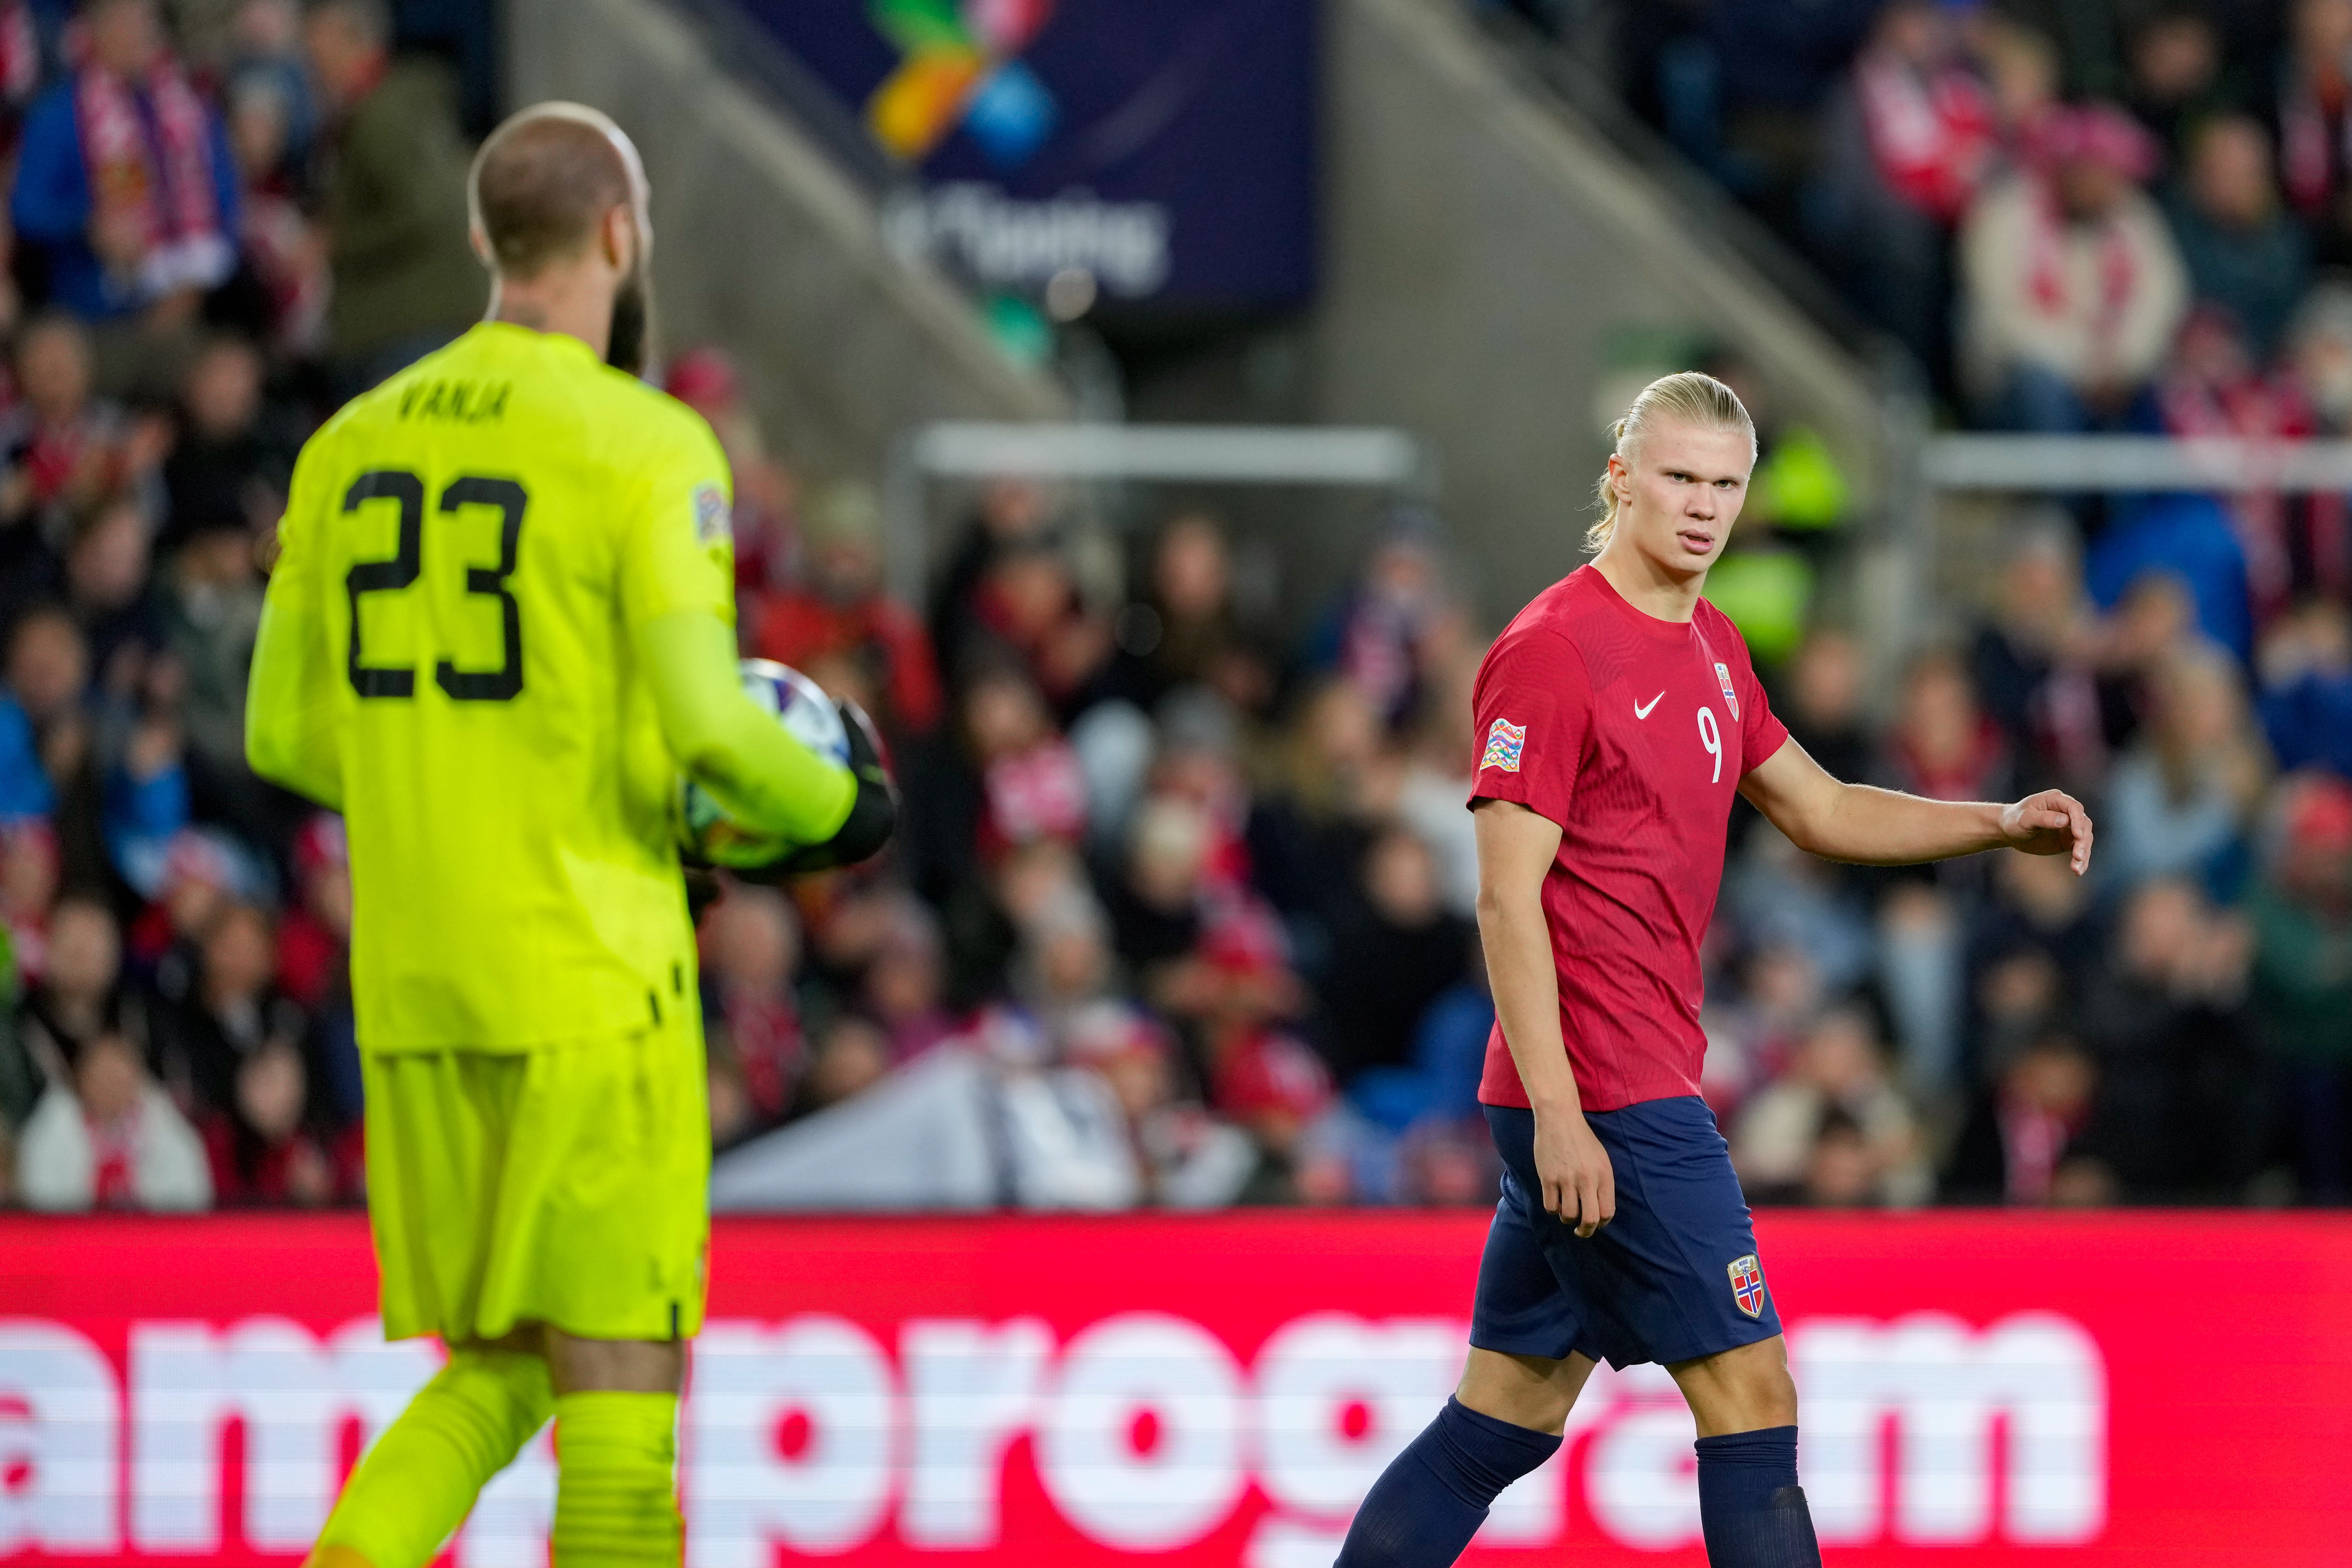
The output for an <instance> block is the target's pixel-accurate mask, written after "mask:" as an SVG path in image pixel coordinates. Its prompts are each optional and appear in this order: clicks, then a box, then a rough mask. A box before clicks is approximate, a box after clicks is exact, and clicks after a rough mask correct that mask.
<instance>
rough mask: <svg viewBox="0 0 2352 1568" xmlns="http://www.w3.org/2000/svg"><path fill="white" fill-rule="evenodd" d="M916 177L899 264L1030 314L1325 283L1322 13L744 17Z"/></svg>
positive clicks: (1266, 299)
mask: <svg viewBox="0 0 2352 1568" xmlns="http://www.w3.org/2000/svg"><path fill="white" fill-rule="evenodd" d="M740 4H741V5H742V6H743V8H744V9H745V11H746V12H748V13H749V14H750V15H751V16H753V17H754V18H755V19H756V20H758V21H759V22H760V23H761V24H763V25H764V26H766V27H767V28H768V29H769V30H770V31H771V32H772V33H773V34H774V35H775V37H778V38H780V39H781V40H782V42H783V44H784V46H785V47H787V48H789V49H790V50H791V51H792V52H793V54H794V55H795V56H796V57H797V58H799V59H800V60H801V61H802V62H803V64H804V65H806V66H807V67H808V68H810V69H811V70H812V71H813V72H814V74H815V75H816V76H817V77H818V78H819V79H822V80H823V81H824V83H825V84H826V85H827V86H828V87H829V88H830V89H831V90H832V91H834V92H835V93H836V94H838V95H839V96H840V98H841V99H842V100H843V102H844V103H845V105H846V106H847V108H848V109H849V110H850V111H851V112H852V113H853V114H855V115H856V117H857V119H858V120H859V121H860V122H861V123H863V125H864V126H865V127H866V133H867V134H869V135H871V136H872V137H873V138H874V139H875V141H876V142H877V143H878V144H879V145H881V146H882V147H883V148H884V149H885V150H886V151H887V152H888V153H890V154H891V155H893V156H894V157H895V158H897V159H898V160H899V161H900V163H902V164H903V165H904V166H905V167H906V168H908V170H909V171H910V173H912V174H914V175H915V176H916V179H915V180H914V182H913V183H912V184H910V186H909V188H908V190H907V191H906V192H904V193H902V194H900V195H898V196H897V197H896V198H894V199H893V201H892V202H891V204H890V206H889V209H888V212H887V223H888V226H889V231H890V234H891V237H892V239H893V241H894V243H897V244H898V245H899V246H900V247H903V248H907V249H910V250H916V251H920V252H922V253H925V254H928V255H930V256H932V257H934V258H938V259H940V260H941V261H943V262H945V263H948V264H950V265H951V266H954V267H956V268H960V269H961V270H963V271H965V272H967V273H969V274H970V275H971V276H972V277H973V278H975V279H978V280H979V281H980V282H981V283H982V285H984V286H986V287H990V288H994V289H1006V290H1011V291H1015V292H1020V293H1023V294H1028V295H1036V294H1039V293H1041V292H1043V291H1044V290H1045V286H1046V285H1047V284H1048V283H1049V282H1051V281H1053V280H1054V279H1056V278H1057V277H1065V278H1070V279H1076V282H1077V286H1078V287H1080V288H1081V289H1084V288H1086V287H1087V283H1088V282H1089V281H1090V283H1091V285H1092V287H1093V288H1094V289H1097V290H1098V291H1099V295H1100V296H1101V297H1102V298H1104V299H1106V300H1108V301H1114V302H1116V301H1127V302H1136V303H1150V304H1153V305H1165V306H1177V307H1183V308H1187V309H1208V310H1230V309H1244V310H1246V309H1263V308H1267V307H1280V306H1288V305H1296V304H1299V303H1302V302H1304V301H1305V300H1306V299H1307V295H1308V294H1309V293H1310V292H1311V291H1312V289H1313V288H1314V282H1315V205H1314V198H1315V174H1316V166H1315V119H1316V114H1315V110H1316V104H1315V97H1316V79H1315V78H1316V72H1315V5H1314V3H1313V0H740Z"/></svg>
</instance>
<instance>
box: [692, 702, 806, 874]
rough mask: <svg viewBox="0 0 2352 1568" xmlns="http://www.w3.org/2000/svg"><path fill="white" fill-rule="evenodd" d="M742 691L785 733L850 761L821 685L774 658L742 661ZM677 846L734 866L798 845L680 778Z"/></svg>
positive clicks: (769, 859) (756, 863)
mask: <svg viewBox="0 0 2352 1568" xmlns="http://www.w3.org/2000/svg"><path fill="white" fill-rule="evenodd" d="M742 675H743V694H744V695H745V696H747V697H749V698H750V699H751V700H752V701H754V702H756V703H758V704H759V705H760V708H761V711H763V712H765V713H768V714H770V715H771V716H772V717H773V718H774V719H775V721H776V722H777V723H779V724H781V725H782V726H783V727H784V731H785V732H786V733H787V734H789V735H791V736H792V737H793V739H794V740H796V741H798V742H800V743H801V744H802V745H803V746H806V747H807V748H808V749H809V750H810V751H812V752H815V753H816V754H817V755H818V756H820V757H823V758H824V759H825V760H826V761H827V762H830V763H837V764H839V765H840V766H842V767H847V766H848V765H849V731H847V730H846V729H845V727H844V726H843V724H842V721H841V710H839V709H838V708H836V707H835V706H834V703H833V699H832V698H830V697H827V696H826V695H825V694H824V688H822V687H820V686H819V685H817V683H816V682H815V681H814V680H811V679H809V678H808V677H807V676H805V675H803V674H802V673H801V672H800V671H799V670H797V669H793V668H791V667H790V666H787V665H782V664H778V663H776V662H774V661H773V660H772V659H765V658H747V659H745V660H744V661H743V663H742ZM677 819H678V847H679V848H680V849H682V850H684V851H685V852H686V853H687V854H688V855H689V856H691V857H693V858H696V859H698V860H700V861H702V862H704V863H705V864H706V865H711V866H726V867H730V868H734V869H737V870H749V869H756V868H760V867H762V866H767V865H772V864H773V863H774V862H775V861H777V860H779V859H781V858H783V857H784V856H785V855H787V854H789V853H791V852H792V851H793V850H794V849H797V848H799V847H800V846H799V845H797V844H790V843H787V842H785V841H784V840H783V839H781V838H777V837H772V835H769V834H764V833H754V832H752V831H751V829H749V828H746V827H743V826H740V825H739V824H738V823H736V822H735V821H734V820H733V819H732V818H731V817H730V816H728V815H727V813H726V811H725V809H724V808H722V807H721V806H720V805H719V803H718V802H717V801H716V800H713V799H712V798H711V797H710V792H709V791H708V790H706V789H704V788H703V787H702V786H701V785H700V784H696V783H695V782H694V781H693V780H692V779H690V778H684V777H681V778H680V779H679V781H678V791H677Z"/></svg>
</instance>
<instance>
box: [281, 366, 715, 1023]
mask: <svg viewBox="0 0 2352 1568" xmlns="http://www.w3.org/2000/svg"><path fill="white" fill-rule="evenodd" d="M280 542H281V546H282V552H281V554H280V557H279V560H278V565H277V568H276V571H275V573H274V574H273V575H272V579H271V583H270V589H269V592H270V597H271V600H272V603H273V605H278V604H281V603H282V604H283V605H286V606H287V607H288V608H289V610H290V611H291V612H293V613H294V614H295V615H297V616H299V617H300V622H301V624H303V625H306V626H313V627H315V628H317V629H316V631H315V633H314V635H313V638H312V640H313V643H314V645H315V646H313V647H310V649H309V650H308V652H307V654H306V657H305V658H303V659H302V660H301V665H302V668H303V669H304V670H305V678H304V679H305V690H304V694H303V696H304V700H305V705H306V707H308V708H309V709H310V710H312V711H313V713H314V715H317V716H319V717H320V719H322V721H323V723H324V726H325V728H326V729H327V730H328V731H329V732H331V736H332V746H333V751H334V755H335V758H336V762H337V764H338V769H339V772H340V776H341V796H342V799H341V805H342V808H343V812H344V816H345V817H346V819H347V821H348V824H349V828H350V838H351V856H352V886H353V891H354V905H355V912H354V920H353V931H352V991H353V997H354V1002H355V1004H356V1007H357V1012H358V1021H359V1037H360V1043H361V1045H362V1047H364V1048H366V1049H369V1050H373V1051H386V1050H416V1049H448V1048H468V1049H477V1050H492V1051H497V1050H525V1049H529V1048H530V1047H534V1046H541V1045H547V1044H552V1043H557V1042H564V1041H572V1040H580V1039H586V1038H594V1037H605V1036H610V1035H614V1034H618V1033H621V1032H624V1031H627V1030H631V1029H636V1028H642V1027H644V1026H646V1024H648V1023H649V1022H651V1021H652V1018H653V1016H654V1014H655V1013H656V1011H657V1010H659V1009H664V1008H667V1007H670V1006H672V1005H678V1003H679V1002H681V1001H682V1000H683V997H684V994H685V993H686V992H688V990H690V989H691V987H692V985H693V984H694V933H693V929H692V927H691V924H690V923H689V921H688V916H687V911H686V906H685V901H684V895H683V893H682V891H681V888H680V883H679V879H678V870H677V852H676V850H675V848H674V847H673V845H674V840H673V836H672V826H671V811H672V805H671V801H672V796H673V794H674V786H675V779H676V770H675V764H674V763H673V762H672V760H671V758H670V756H669V753H668V751H667V747H666V746H665V745H664V743H663V742H662V738H661V732H660V729H659V726H658V722H657V721H656V715H655V710H654V706H653V699H652V695H651V693H650V691H649V689H647V687H646V684H645V682H644V679H642V676H641V673H640V671H639V670H638V668H637V667H636V658H635V653H634V651H633V646H632V632H633V630H634V628H635V627H636V626H639V625H640V624H642V623H643V622H645V621H646V620H649V619H652V618H654V617H656V616H662V615H665V614H668V613H670V612H673V611H677V610H681V609H708V610H710V611H713V612H715V613H717V614H718V615H719V616H721V617H722V618H724V619H726V620H728V621H729V622H730V624H731V622H732V620H733V618H734V599H733V586H732V584H733V573H732V569H731V563H732V553H733V542H732V539H731V536H730V489H729V479H728V469H727V464H726V459H725V458H724V457H723V455H722V454H721V452H720V450H719V443H718V441H717V439H716V438H715V437H713V436H712V434H711V432H710V428H709V426H707V425H706V424H704V423H703V421H702V419H701V418H700V417H699V416H697V415H696V414H694V413H693V412H692V411H691V410H689V409H688V408H687V407H685V406H684V405H681V404H679V403H677V402H675V401H673V400H672V399H670V398H668V397H667V396H665V395H662V394H660V393H658V392H656V391H653V390H652V389H650V388H648V387H646V386H645V385H644V384H641V383H639V382H637V381H636V380H635V379H634V378H632V377H630V376H628V375H625V374H622V373H621V372H618V371H615V370H613V369H610V368H608V367H607V366H605V365H604V364H602V363H599V362H598V361H597V360H596V359H595V357H594V356H593V354H592V353H590V351H589V350H588V348H587V347H586V346H585V345H584V344H583V343H581V342H579V341H578V340H576V339H572V338H569V337H563V336H560V335H555V334H548V333H541V332H536V331H530V330H528V329H525V328H522V327H518V326H513V325H509V324H506V323H500V322H487V323H484V324H483V325H480V326H478V327H476V328H474V329H473V330H472V331H469V332H467V334H466V335H465V336H464V337H463V338H461V339H459V340H458V341H457V342H456V343H454V344H452V345H451V346H450V347H448V348H446V349H445V350H443V351H441V352H440V353H436V354H434V355H433V356H432V357H430V358H428V359H426V360H425V361H423V362H422V363H418V364H416V365H415V366H414V367H412V368H411V369H409V370H407V371H406V372H404V373H403V374H400V375H397V376H395V377H394V379H392V380H391V381H389V382H386V383H385V384H383V385H382V386H380V387H378V388H376V389H375V390H374V391H373V392H370V393H368V394H366V395H364V396H362V397H360V398H359V399H357V400H356V401H354V402H352V404H350V405H348V406H346V407H345V408H344V409H343V410H342V411H341V413H339V414H338V415H337V416H335V417H334V418H333V419H332V420H331V421H330V422H329V424H328V425H327V426H325V427H324V428H323V429H321V430H320V432H319V434H318V435H317V436H316V437H313V438H312V439H311V441H310V444H309V445H308V446H307V447H305V448H304V449H303V453H302V457H301V460H300V462H299V465H298V466H297V468H296V470H295V475H294V482H293V487H292V493H291V495H290V497H289V504H288V509H287V513H286V518H285V521H284V523H283V524H282V525H281V528H280Z"/></svg>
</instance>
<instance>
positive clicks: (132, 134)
mask: <svg viewBox="0 0 2352 1568" xmlns="http://www.w3.org/2000/svg"><path fill="white" fill-rule="evenodd" d="M142 96H143V97H144V99H145V100H146V108H147V110H148V113H147V114H146V115H142V113H141V112H140V107H141V106H140V100H141V98H142ZM74 110H75V114H76V117H77V120H78V121H79V126H80V129H81V153H82V162H83V163H84V164H85V165H86V166H87V167H88V168H89V187H90V199H91V203H92V205H93V206H94V207H95V208H96V210H98V211H100V212H102V213H103V212H117V211H121V210H123V209H126V208H127V209H130V210H131V211H133V212H135V213H137V214H138V216H139V220H140V225H141V226H142V229H143V230H144V232H145V234H146V238H147V247H146V251H145V254H144V256H143V257H142V259H141V261H140V264H139V277H138V292H139V293H140V294H141V295H142V297H144V298H149V299H152V298H154V297H156V296H158V295H162V294H166V293H169V292H171V291H172V290H173V289H182V288H186V287H189V286H192V285H193V286H194V287H197V288H210V287H212V286H213V285H214V284H215V283H218V282H219V281H221V279H224V278H226V277H227V276H228V274H229V271H230V269H231V268H233V267H234V266H235V265H236V247H234V246H233V245H231V244H230V242H229V239H228V237H227V236H226V234H224V233H223V232H222V229H221V214H220V205H219V203H218V202H217V201H216V200H215V196H214V186H213V152H212V126H211V121H210V120H209V119H208V118H207V116H206V115H205V103H204V100H203V99H201V98H199V97H197V96H196V89H194V87H192V86H190V85H189V83H188V79H187V78H186V77H185V76H184V75H183V74H181V72H180V69H179V68H178V67H176V66H174V65H173V64H172V63H171V62H170V61H169V60H163V61H161V62H159V63H158V64H157V65H156V67H155V68H154V69H152V70H151V71H149V72H148V73H147V79H146V80H144V81H142V82H130V81H125V80H124V79H122V78H121V77H119V76H116V75H115V74H114V73H113V72H111V71H107V70H101V69H100V68H98V67H97V66H94V65H86V66H84V67H82V68H81V70H80V72H79V75H78V76H77V78H76V79H75V84H74ZM150 116H152V131H153V135H152V140H151V138H150V134H149V131H150V123H149V120H150Z"/></svg>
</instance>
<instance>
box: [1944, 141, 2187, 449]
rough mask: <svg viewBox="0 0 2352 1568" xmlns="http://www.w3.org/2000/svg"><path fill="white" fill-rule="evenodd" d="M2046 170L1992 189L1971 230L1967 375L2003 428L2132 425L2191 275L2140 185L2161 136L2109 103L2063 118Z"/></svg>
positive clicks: (1965, 250) (1965, 237)
mask: <svg viewBox="0 0 2352 1568" xmlns="http://www.w3.org/2000/svg"><path fill="white" fill-rule="evenodd" d="M2042 148H2043V151H2044V153H2045V154H2046V156H2047V160H2048V166H2047V168H2046V169H2038V168H2036V169H2025V170H2021V171H2020V172H2019V173H2017V174H2011V175H2010V176H2009V177H2007V178H2005V179H2003V180H2000V181H1999V182H1997V183H1995V184H1992V185H1990V186H1989V187H1987V188H1986V190H1985V192H1984V194H1983V195H1980V196H1979V197H1978V198H1977V200H1976V202H1975V203H1974V204H1973V205H1971V206H1970V207H1969V214H1968V219H1967V222H1966V224H1965V225H1964V226H1963V229H1962V232H1961V235H1960V282H1961V293H1962V301H1961V303H1962V317H1963V323H1964V329H1965V331H1964V340H1963V344H1962V347H1963V349H1964V351H1965V352H1964V354H1963V360H1964V368H1965V370H1966V373H1967V374H1966V380H1967V381H1968V383H1969V389H1970V392H1971V394H1972V395H1973V397H1974V398H1975V400H1976V402H1977V404H1978V407H1979V413H1980V415H1981V416H1983V417H1984V418H1985V419H1986V420H1987V422H1988V423H1990V424H1992V425H1993V426H1996V427H1998V428H2002V429H2015V430H2031V431H2043V432H2059V433H2063V432H2069V431H2084V430H2092V429H2101V428H2109V427H2113V426H2116V425H2117V424H2118V423H2119V422H2121V421H2122V420H2123V419H2124V418H2125V417H2126V415H2127V414H2129V413H2130V411H2131V409H2132V406H2133V405H2134V403H2135V401H2136V400H2137V399H2138V398H2139V396H2140V395H2141V393H2142V391H2143V389H2144V388H2145V387H2146V385H2147V382H2148V379H2149V378H2150V377H2151V376H2152V375H2153V374H2155V373H2156V370H2157V367H2158V365H2159V364H2161V363H2163V359H2164V355H2165V353H2166V352H2167V351H2168V349H2169V348H2170V347H2171V344H2172V338H2173V333H2174V331H2176V329H2177V328H2178V327H2179V321H2180V317H2181V315H2182V313H2183V312H2184V311H2185V310H2187V308H2188V292H2189V289H2188V278H2187V274H2186V272H2185V270H2184V268H2182V265H2181V261H2180V253H2179V249H2178V248H2177V247H2175V246H2174V244H2173V242H2172V236H2171V233H2170V231H2169V230H2168V228H2167V227H2166V226H2165V222H2164V217H2163V215H2162V214H2161V213H2160V212H2159V211H2158V209H2157V206H2156V204H2155V203H2154V202H2153V201H2152V200H2150V199H2149V197H2148V196H2147V194H2146V193H2145V192H2144V191H2142V190H2141V189H2140V188H2139V184H2138V183H2139V182H2140V181H2142V180H2145V179H2147V177H2148V176H2149V175H2150V174H2154V173H2155V171H2156V163H2157V149H2156V144H2155V141H2154V139H2153V138H2152V137H2150V136H2149V135H2148V134H2147V132H2145V131H2143V130H2141V129H2140V128H2139V126H2137V124H2135V123H2134V122H2133V121H2132V120H2131V118H2130V117H2129V116H2128V115H2126V114H2125V113H2124V112H2123V111H2122V110H2118V109H2115V108H2112V107H2110V106H2107V105H2104V104H2093V105H2088V106H2085V107H2083V108H2078V109H2069V110H2061V111H2059V112H2057V113H2054V114H2053V115H2052V116H2051V117H2050V120H2049V121H2048V125H2047V129H2046V132H2045V134H2044V135H2043V137H2042Z"/></svg>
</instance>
